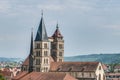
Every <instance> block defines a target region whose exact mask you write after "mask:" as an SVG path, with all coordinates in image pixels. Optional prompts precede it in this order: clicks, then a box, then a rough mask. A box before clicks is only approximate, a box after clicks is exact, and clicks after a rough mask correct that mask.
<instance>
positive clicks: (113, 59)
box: [64, 54, 120, 64]
mask: <svg viewBox="0 0 120 80" xmlns="http://www.w3.org/2000/svg"><path fill="white" fill-rule="evenodd" d="M64 59H65V61H74V62H75V61H99V62H102V63H106V64H111V63H120V54H90V55H79V56H72V57H65V58H64Z"/></svg>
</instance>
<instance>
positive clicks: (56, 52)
mask: <svg viewBox="0 0 120 80" xmlns="http://www.w3.org/2000/svg"><path fill="white" fill-rule="evenodd" d="M52 38H53V41H52V42H51V56H52V58H53V59H54V61H55V62H63V61H64V40H63V36H62V34H61V33H60V30H59V27H58V24H57V25H56V30H55V32H54V34H53V35H52Z"/></svg>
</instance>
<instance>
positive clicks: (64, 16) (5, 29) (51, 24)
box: [0, 0, 120, 58]
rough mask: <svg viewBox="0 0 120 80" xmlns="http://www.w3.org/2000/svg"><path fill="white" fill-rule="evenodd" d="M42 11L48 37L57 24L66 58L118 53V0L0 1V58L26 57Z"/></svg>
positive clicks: (119, 13)
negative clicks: (32, 32) (32, 33)
mask: <svg viewBox="0 0 120 80" xmlns="http://www.w3.org/2000/svg"><path fill="white" fill-rule="evenodd" d="M41 10H43V13H44V15H43V16H44V22H45V26H46V29H47V33H48V36H52V34H53V33H54V31H55V29H56V24H57V22H58V24H59V28H60V31H61V34H62V35H63V36H64V40H65V52H64V54H65V56H75V55H87V54H104V53H106V54H107V53H120V0H0V57H20V58H26V57H27V55H28V54H29V51H30V50H29V49H30V36H31V28H33V31H34V38H35V35H36V32H37V28H38V25H39V22H40V19H41Z"/></svg>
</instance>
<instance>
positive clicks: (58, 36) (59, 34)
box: [52, 23, 63, 38]
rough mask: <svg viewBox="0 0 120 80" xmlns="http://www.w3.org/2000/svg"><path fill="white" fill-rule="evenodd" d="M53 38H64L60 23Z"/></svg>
mask: <svg viewBox="0 0 120 80" xmlns="http://www.w3.org/2000/svg"><path fill="white" fill-rule="evenodd" d="M52 37H53V38H63V36H62V34H61V33H60V30H59V26H58V23H57V25H56V30H55V32H54V34H53V35H52Z"/></svg>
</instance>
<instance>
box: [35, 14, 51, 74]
mask: <svg viewBox="0 0 120 80" xmlns="http://www.w3.org/2000/svg"><path fill="white" fill-rule="evenodd" d="M34 45H35V47H34V71H36V72H48V71H49V68H50V62H49V56H50V53H49V52H50V50H49V41H48V36H47V32H46V28H45V24H44V20H43V13H42V17H41V21H40V24H39V27H38V30H37V34H36V38H35V41H34Z"/></svg>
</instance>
